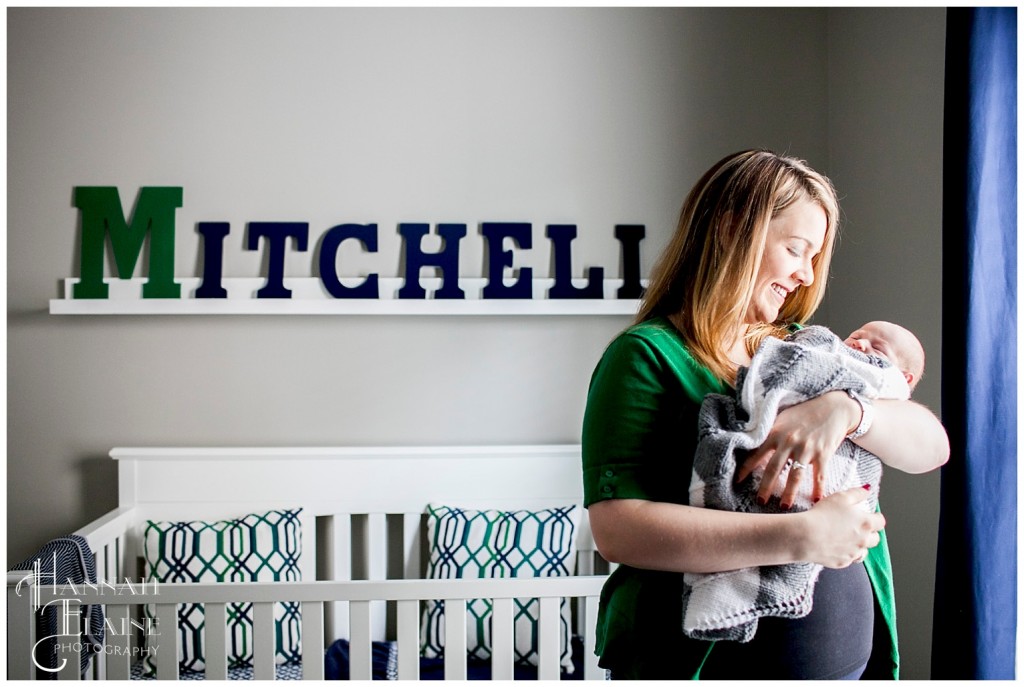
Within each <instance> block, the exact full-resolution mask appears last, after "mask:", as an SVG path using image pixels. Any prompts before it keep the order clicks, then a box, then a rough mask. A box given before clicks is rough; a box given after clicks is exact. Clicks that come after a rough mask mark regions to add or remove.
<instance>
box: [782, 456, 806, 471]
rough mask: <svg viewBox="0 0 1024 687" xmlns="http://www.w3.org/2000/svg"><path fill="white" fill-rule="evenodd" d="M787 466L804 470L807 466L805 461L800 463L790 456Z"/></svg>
mask: <svg viewBox="0 0 1024 687" xmlns="http://www.w3.org/2000/svg"><path fill="white" fill-rule="evenodd" d="M786 467H788V468H792V469H793V470H803V469H804V468H806V467H807V466H806V465H804V464H803V463H798V462H797V461H795V460H793V459H792V458H790V459H789V460H787V461H786Z"/></svg>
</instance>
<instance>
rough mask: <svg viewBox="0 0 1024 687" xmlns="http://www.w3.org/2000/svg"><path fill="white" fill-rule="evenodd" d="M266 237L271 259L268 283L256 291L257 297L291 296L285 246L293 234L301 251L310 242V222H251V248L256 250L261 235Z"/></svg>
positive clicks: (249, 245) (249, 243)
mask: <svg viewBox="0 0 1024 687" xmlns="http://www.w3.org/2000/svg"><path fill="white" fill-rule="evenodd" d="M264 236H265V237H266V238H267V243H268V244H269V245H270V260H269V266H268V269H267V283H266V285H265V286H264V287H263V288H262V289H260V290H259V291H257V292H256V298H291V297H292V291H291V289H286V288H285V286H284V246H285V240H286V239H287V238H288V237H289V236H292V237H294V238H295V243H296V246H297V248H298V250H300V251H304V250H306V246H307V245H308V244H309V224H308V223H306V222H250V223H249V242H248V245H247V246H246V248H247V249H249V250H256V248H257V247H258V246H259V242H260V237H264Z"/></svg>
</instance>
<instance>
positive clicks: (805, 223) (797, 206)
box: [743, 200, 828, 324]
mask: <svg viewBox="0 0 1024 687" xmlns="http://www.w3.org/2000/svg"><path fill="white" fill-rule="evenodd" d="M827 221H828V220H827V219H826V216H825V210H824V209H822V207H821V206H820V205H818V204H817V203H815V202H813V201H810V200H800V201H797V202H795V203H793V204H792V205H790V206H789V207H788V208H786V209H785V210H784V211H782V212H781V213H780V214H779V215H778V216H776V217H775V218H774V219H772V220H771V222H769V223H768V238H767V240H766V242H765V247H764V255H762V256H761V268H760V269H759V270H758V272H757V277H756V278H755V280H754V293H753V295H752V296H751V299H750V303H749V305H748V306H747V313H746V316H745V317H744V319H743V322H744V324H757V323H759V322H774V321H775V320H776V319H778V317H779V310H780V309H781V308H782V304H783V303H784V302H785V301H786V298H788V297H789V295H790V294H791V293H793V291H795V290H796V289H797V288H798V287H800V286H810V285H811V283H812V282H813V281H814V269H813V267H812V266H811V258H813V257H814V256H816V255H817V254H818V253H820V252H821V249H822V246H823V245H824V243H825V226H826V224H827Z"/></svg>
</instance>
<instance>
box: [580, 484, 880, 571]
mask: <svg viewBox="0 0 1024 687" xmlns="http://www.w3.org/2000/svg"><path fill="white" fill-rule="evenodd" d="M866 497H867V492H866V491H864V490H863V489H860V488H856V489H851V490H849V491H843V492H839V493H837V494H834V495H833V496H830V497H829V498H827V499H824V500H823V501H821V502H820V503H818V504H817V505H816V506H815V507H814V508H812V509H811V510H809V511H805V512H802V513H792V514H786V515H770V514H754V513H733V512H730V511H720V510H713V509H707V508H694V507H692V506H681V505H676V504H670V503H659V502H655V501H644V500H640V499H609V500H606V501H599V502H597V503H593V504H591V505H590V507H589V509H588V510H589V515H590V527H591V530H592V531H593V533H594V541H595V543H596V544H597V547H598V550H599V551H600V552H601V555H602V556H604V557H605V558H606V559H608V560H609V561H612V562H614V563H624V564H626V565H630V566H633V567H637V568H645V569H650V570H668V571H675V572H696V573H707V572H720V571H724V570H735V569H738V568H745V567H750V566H757V565H780V564H785V563H794V562H799V561H809V562H812V563H819V564H821V565H824V566H826V567H829V568H844V567H846V566H848V565H850V564H851V563H853V562H855V561H857V560H859V559H862V558H863V557H864V556H865V555H867V550H868V549H870V548H872V547H874V546H876V545H877V544H878V541H879V535H878V530H880V529H882V528H883V527H884V526H885V518H884V517H883V516H882V515H881V513H869V512H867V511H866V510H865V509H864V508H863V506H861V505H860V504H861V502H862V501H863V500H864V499H865V498H866Z"/></svg>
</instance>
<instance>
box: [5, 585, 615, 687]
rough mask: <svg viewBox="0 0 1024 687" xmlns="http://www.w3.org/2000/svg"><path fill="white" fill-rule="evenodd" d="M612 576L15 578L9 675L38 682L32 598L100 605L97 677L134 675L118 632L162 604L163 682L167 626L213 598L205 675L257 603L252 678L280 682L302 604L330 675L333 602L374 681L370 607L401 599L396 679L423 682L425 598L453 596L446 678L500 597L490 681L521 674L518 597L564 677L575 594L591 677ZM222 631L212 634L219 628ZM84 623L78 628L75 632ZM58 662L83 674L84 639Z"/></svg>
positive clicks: (550, 671)
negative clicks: (328, 633) (156, 581)
mask: <svg viewBox="0 0 1024 687" xmlns="http://www.w3.org/2000/svg"><path fill="white" fill-rule="evenodd" d="M605 579H606V577H605V576H603V575H585V576H574V577H551V578H506V579H479V580H471V579H460V580H381V581H350V582H326V581H324V582H269V583H265V582H247V583H232V584H221V583H189V584H160V585H159V586H157V587H153V586H148V587H147V586H141V585H134V586H133V585H86V586H75V587H69V586H68V585H59V586H52V585H40V586H39V590H38V591H39V595H38V597H36V596H35V595H34V594H33V593H32V591H31V590H30V589H29V588H30V587H31V586H32V583H31V581H28V582H27V583H25V584H23V585H22V587H21V588H20V589H18V591H17V593H15V592H14V591H13V590H14V589H15V585H16V584H17V582H18V581H19V580H17V579H15V578H14V577H12V575H11V574H8V620H7V622H8V653H7V656H8V677H9V678H12V679H32V678H34V677H35V673H36V669H35V666H34V665H33V661H32V655H33V646H34V644H35V643H36V641H38V639H39V638H36V637H35V626H34V617H33V614H32V606H33V603H34V602H33V598H41V599H43V600H44V601H43V603H45V599H60V600H61V610H60V612H61V613H65V614H67V615H68V617H71V618H74V617H76V616H75V614H76V613H77V609H78V607H79V606H84V605H92V604H101V605H103V606H104V609H105V615H106V617H107V619H108V620H107V623H106V629H107V632H106V637H105V640H104V643H105V646H104V650H103V652H102V653H100V654H99V655H97V656H96V657H94V660H95V661H98V662H99V664H100V665H98V666H96V668H95V669H94V671H95V675H96V676H97V677H104V678H106V679H128V678H129V676H130V672H131V664H132V660H133V656H134V657H136V658H137V657H138V654H139V649H138V647H135V649H134V650H133V648H132V644H133V642H134V641H135V640H133V637H132V633H128V632H118V631H117V630H118V628H122V627H130V626H131V625H132V623H131V621H130V620H129V619H130V618H133V617H136V618H137V617H139V616H138V612H137V608H133V607H139V606H141V605H142V604H153V605H154V606H155V609H156V614H155V615H156V619H157V620H156V626H155V627H156V628H157V630H156V631H157V632H158V633H159V634H157V635H155V636H154V637H153V639H155V640H156V641H154V642H151V643H150V644H149V645H147V646H155V647H156V651H155V653H154V654H150V655H152V656H153V657H154V658H155V663H156V673H157V679H176V678H177V677H178V651H179V644H180V634H179V633H178V632H177V631H171V632H166V631H163V632H160V630H159V628H167V627H171V628H175V630H176V628H177V607H178V604H182V603H203V604H205V613H206V620H205V627H206V650H205V655H206V677H207V678H208V679H226V677H227V651H226V632H227V630H226V616H227V604H231V603H246V602H253V604H254V607H253V639H254V641H253V647H254V663H253V677H254V678H255V679H271V680H272V679H274V656H275V650H274V649H275V625H274V604H275V603H277V602H282V601H285V602H299V603H301V609H302V637H303V640H302V642H303V647H302V648H303V653H302V655H303V659H302V661H303V663H302V675H303V679H305V680H320V679H323V677H324V651H323V641H322V637H323V636H324V607H325V605H326V604H330V603H332V602H342V603H344V604H345V605H347V606H348V614H347V615H348V619H349V627H348V630H349V633H348V636H349V638H350V645H349V652H350V661H351V664H350V675H351V677H352V679H356V680H360V679H361V680H369V679H371V677H372V659H371V657H372V641H373V639H372V638H373V636H374V628H373V624H374V614H373V613H372V612H371V604H373V603H379V602H381V601H385V602H394V603H395V605H396V608H397V611H396V616H397V634H396V642H397V655H398V665H397V669H398V678H399V679H400V680H415V679H418V677H419V642H420V637H419V632H420V617H421V614H420V611H421V605H420V604H421V603H422V602H424V601H427V600H443V601H444V602H445V659H444V671H445V679H449V680H451V679H455V680H464V679H466V677H467V653H466V612H465V610H466V602H467V600H468V599H478V598H482V599H492V600H493V611H492V612H493V616H492V630H491V638H492V650H493V653H492V664H491V670H492V677H493V679H495V680H511V679H512V678H513V663H514V638H513V615H514V603H513V602H514V600H515V599H517V598H518V599H524V598H538V599H539V601H540V618H539V621H538V645H539V646H538V649H539V663H538V678H539V679H541V680H557V679H558V678H559V676H560V665H559V654H560V646H559V636H560V632H559V625H560V622H561V618H560V612H559V607H560V602H561V599H562V598H574V599H577V603H576V612H577V614H578V615H580V616H582V618H581V620H582V622H581V623H579V625H582V627H583V633H582V634H583V639H584V656H583V666H584V678H585V679H588V680H594V679H603V678H604V671H603V670H602V669H601V668H599V667H598V665H597V659H596V657H595V656H594V625H595V623H596V618H597V604H598V598H599V596H600V592H601V586H602V585H603V584H604V582H605ZM218 626H219V627H223V628H225V631H224V632H220V633H218V632H212V631H211V628H214V627H218ZM76 629H77V628H76ZM56 643H57V659H58V660H57V665H58V666H63V668H62V669H61V670H60V671H59V674H58V677H60V678H61V679H72V680H74V679H78V678H79V677H80V673H79V665H80V651H81V648H82V647H81V639H80V637H78V636H77V635H73V634H68V635H62V636H60V637H58V638H57V642H56Z"/></svg>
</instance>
